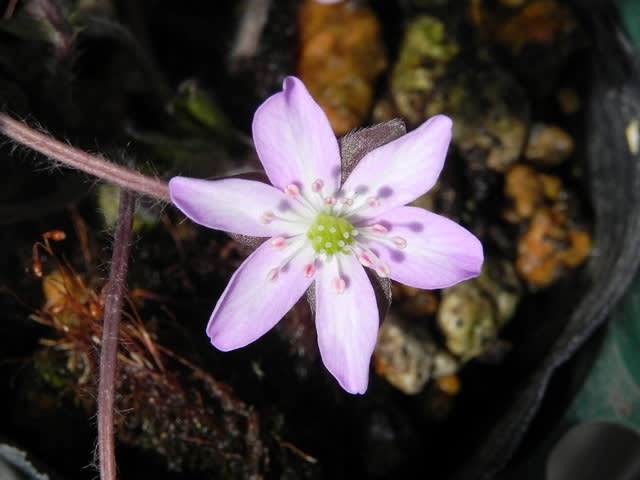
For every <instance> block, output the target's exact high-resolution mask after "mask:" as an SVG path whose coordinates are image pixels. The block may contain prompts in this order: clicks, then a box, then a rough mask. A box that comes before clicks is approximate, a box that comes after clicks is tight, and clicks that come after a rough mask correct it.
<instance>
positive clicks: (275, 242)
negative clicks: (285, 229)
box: [271, 237, 289, 250]
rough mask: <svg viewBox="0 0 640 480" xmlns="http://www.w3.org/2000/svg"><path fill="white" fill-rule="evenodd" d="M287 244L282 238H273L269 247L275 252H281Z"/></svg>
mask: <svg viewBox="0 0 640 480" xmlns="http://www.w3.org/2000/svg"><path fill="white" fill-rule="evenodd" d="M288 244H289V242H288V240H287V239H286V238H284V237H274V238H272V239H271V246H272V247H273V248H275V249H276V250H282V249H283V248H284V247H286V246H287V245H288Z"/></svg>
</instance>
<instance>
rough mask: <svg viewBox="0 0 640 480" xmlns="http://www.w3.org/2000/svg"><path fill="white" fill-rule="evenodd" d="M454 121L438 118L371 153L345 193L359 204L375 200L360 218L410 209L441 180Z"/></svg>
mask: <svg viewBox="0 0 640 480" xmlns="http://www.w3.org/2000/svg"><path fill="white" fill-rule="evenodd" d="M451 125H452V123H451V119H450V118H448V117H445V116H444V115H438V116H435V117H433V118H431V119H430V120H429V121H427V122H425V123H423V124H422V125H421V126H420V127H418V128H417V129H415V130H413V131H412V132H409V133H407V134H406V135H403V136H402V137H400V138H398V139H396V140H394V141H392V142H390V143H387V144H386V145H382V146H381V147H378V148H376V149H375V150H372V151H371V152H369V153H367V154H366V155H365V156H364V157H363V158H362V160H360V163H358V165H357V166H356V168H355V169H354V170H353V172H351V175H349V178H347V180H346V181H345V183H344V185H343V187H342V191H343V192H344V193H345V194H346V195H348V196H353V194H354V193H355V194H357V198H358V199H359V201H369V200H373V203H372V205H376V206H375V207H372V208H366V209H365V210H364V211H360V212H359V215H360V216H375V215H379V214H381V213H383V212H385V211H389V210H391V209H393V208H395V207H399V206H401V205H406V204H407V203H409V202H411V201H413V200H415V199H416V198H418V197H419V196H420V195H423V194H424V193H426V192H427V191H428V190H429V189H431V187H433V185H434V184H435V182H436V180H437V179H438V175H440V171H441V170H442V166H443V164H444V160H445V158H446V156H447V149H448V148H449V142H450V140H451Z"/></svg>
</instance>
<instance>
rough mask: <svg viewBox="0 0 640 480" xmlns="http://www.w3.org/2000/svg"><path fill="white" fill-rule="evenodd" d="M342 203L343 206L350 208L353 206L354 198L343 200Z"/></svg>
mask: <svg viewBox="0 0 640 480" xmlns="http://www.w3.org/2000/svg"><path fill="white" fill-rule="evenodd" d="M341 202H342V204H343V205H346V206H347V207H350V206H351V205H353V198H343V199H342V200H341Z"/></svg>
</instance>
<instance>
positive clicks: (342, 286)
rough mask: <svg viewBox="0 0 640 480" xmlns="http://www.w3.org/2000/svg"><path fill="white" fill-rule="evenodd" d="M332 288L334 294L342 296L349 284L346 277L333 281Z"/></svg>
mask: <svg viewBox="0 0 640 480" xmlns="http://www.w3.org/2000/svg"><path fill="white" fill-rule="evenodd" d="M332 286H333V291H334V292H336V293H337V294H338V295H342V294H343V293H344V291H345V290H346V289H347V282H346V281H345V279H344V277H338V278H336V279H335V280H334V281H333V283H332Z"/></svg>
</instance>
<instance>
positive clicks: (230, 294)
mask: <svg viewBox="0 0 640 480" xmlns="http://www.w3.org/2000/svg"><path fill="white" fill-rule="evenodd" d="M298 247H299V245H290V246H289V247H287V248H285V249H284V250H276V249H274V248H273V247H272V245H271V243H270V241H269V240H267V241H266V242H265V243H263V244H262V245H261V246H260V247H258V249H257V250H256V251H255V252H253V253H252V254H251V255H250V256H249V257H248V258H247V259H246V260H245V261H244V262H243V263H242V265H240V267H239V268H238V270H236V272H235V273H234V274H233V276H232V277H231V280H230V281H229V285H227V288H226V289H225V291H224V292H223V293H222V296H221V297H220V300H218V304H217V305H216V308H215V309H214V310H213V313H212V314H211V318H210V319H209V324H208V325H207V335H209V338H210V339H211V343H212V344H213V346H214V347H216V348H218V349H219V350H222V351H225V352H226V351H229V350H234V349H236V348H240V347H244V346H245V345H248V344H249V343H251V342H253V341H254V340H257V339H258V338H260V337H261V336H262V335H264V334H265V333H266V332H268V331H269V330H270V329H271V328H272V327H273V326H274V325H275V324H276V323H278V322H279V321H280V319H281V318H282V317H283V316H284V315H285V314H286V313H287V312H288V311H289V310H290V309H291V307H293V305H295V303H296V302H297V301H298V299H299V298H300V297H301V296H302V294H303V293H304V292H305V291H306V290H307V288H309V285H310V284H311V282H312V281H313V277H309V278H307V277H305V275H304V274H303V268H304V264H305V261H307V260H310V259H311V258H312V255H311V252H305V251H301V252H299V253H298V254H297V255H294V257H293V258H292V259H291V261H290V262H289V263H288V264H287V266H286V267H285V268H284V269H282V270H280V272H279V274H278V276H277V278H276V279H275V280H270V279H269V278H268V277H269V276H270V272H272V270H273V269H274V268H277V267H278V266H279V265H280V264H281V263H282V262H283V261H284V260H285V259H286V258H287V257H288V256H290V255H291V254H292V253H293V252H295V249H296V248H298ZM305 253H306V254H305Z"/></svg>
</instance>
